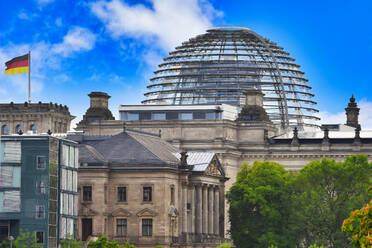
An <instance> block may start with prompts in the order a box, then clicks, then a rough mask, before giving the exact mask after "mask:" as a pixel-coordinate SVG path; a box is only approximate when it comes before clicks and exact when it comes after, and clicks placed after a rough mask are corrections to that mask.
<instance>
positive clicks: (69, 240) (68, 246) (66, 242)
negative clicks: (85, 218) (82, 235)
mask: <svg viewBox="0 0 372 248" xmlns="http://www.w3.org/2000/svg"><path fill="white" fill-rule="evenodd" d="M60 243H61V248H81V247H83V244H82V242H81V241H77V240H76V239H74V237H73V236H68V237H66V238H65V239H61V242H60Z"/></svg>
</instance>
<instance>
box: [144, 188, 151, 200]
mask: <svg viewBox="0 0 372 248" xmlns="http://www.w3.org/2000/svg"><path fill="white" fill-rule="evenodd" d="M143 201H144V202H150V201H152V187H143Z"/></svg>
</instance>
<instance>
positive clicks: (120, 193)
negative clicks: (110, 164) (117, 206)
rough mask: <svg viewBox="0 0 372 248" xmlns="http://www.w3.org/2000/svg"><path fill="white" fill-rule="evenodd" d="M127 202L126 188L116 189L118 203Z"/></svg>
mask: <svg viewBox="0 0 372 248" xmlns="http://www.w3.org/2000/svg"><path fill="white" fill-rule="evenodd" d="M125 201H127V190H126V187H118V202H125Z"/></svg>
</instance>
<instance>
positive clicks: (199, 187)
mask: <svg viewBox="0 0 372 248" xmlns="http://www.w3.org/2000/svg"><path fill="white" fill-rule="evenodd" d="M202 205H203V204H202V185H201V184H198V185H196V208H195V211H196V225H195V232H196V233H197V234H200V233H202V230H203V228H202Z"/></svg>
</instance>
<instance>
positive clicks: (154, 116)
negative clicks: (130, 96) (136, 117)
mask: <svg viewBox="0 0 372 248" xmlns="http://www.w3.org/2000/svg"><path fill="white" fill-rule="evenodd" d="M152 119H153V120H158V121H159V120H165V113H153V114H152Z"/></svg>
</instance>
